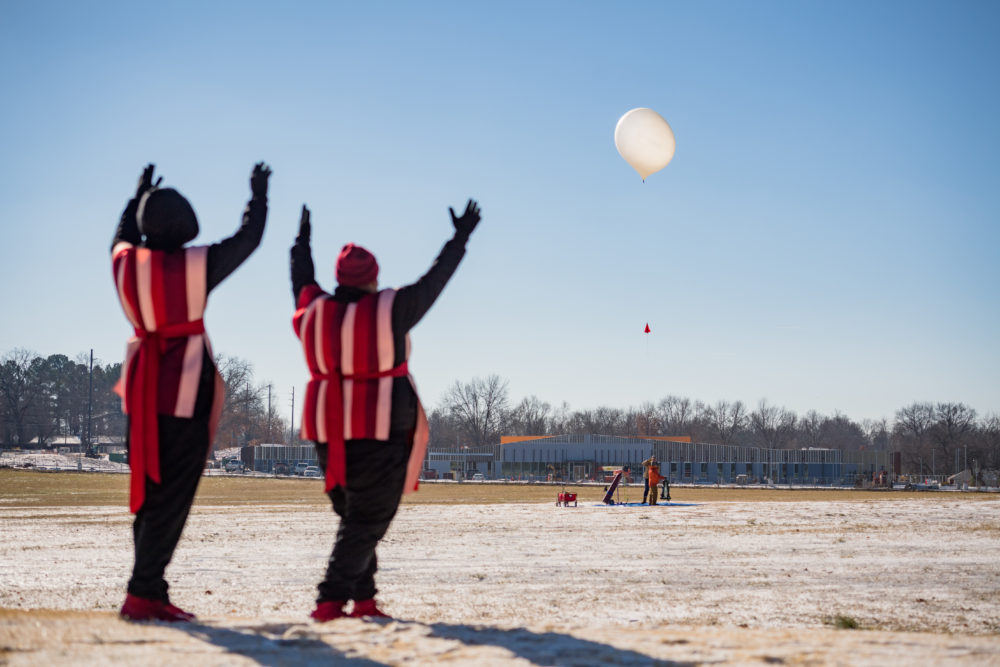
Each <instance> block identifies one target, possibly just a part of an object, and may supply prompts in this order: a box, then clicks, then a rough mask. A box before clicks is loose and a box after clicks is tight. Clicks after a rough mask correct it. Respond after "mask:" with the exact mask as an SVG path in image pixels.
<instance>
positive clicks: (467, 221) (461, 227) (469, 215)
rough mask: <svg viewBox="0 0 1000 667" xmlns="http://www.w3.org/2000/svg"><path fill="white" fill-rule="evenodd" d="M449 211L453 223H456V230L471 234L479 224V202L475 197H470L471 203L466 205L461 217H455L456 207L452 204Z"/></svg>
mask: <svg viewBox="0 0 1000 667" xmlns="http://www.w3.org/2000/svg"><path fill="white" fill-rule="evenodd" d="M448 211H449V212H450V213H451V224H453V225H455V231H458V232H462V233H464V234H471V233H472V230H473V229H475V228H476V225H478V224H479V219H480V216H479V204H477V203H476V200H475V199H470V200H469V203H468V204H466V205H465V213H463V214H462V217H460V218H456V217H455V209H453V208H451V207H450V206H449V207H448Z"/></svg>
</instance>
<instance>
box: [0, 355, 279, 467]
mask: <svg viewBox="0 0 1000 667" xmlns="http://www.w3.org/2000/svg"><path fill="white" fill-rule="evenodd" d="M215 364H216V366H217V367H218V369H219V374H220V375H221V376H222V380H223V382H224V384H225V387H226V400H225V403H224V404H223V409H222V416H221V418H220V421H219V431H218V433H217V434H216V438H215V447H216V448H217V449H224V448H227V447H236V446H243V445H248V444H253V443H257V442H278V443H280V442H290V441H291V439H292V438H293V437H294V436H293V435H292V434H291V433H290V428H289V424H288V422H287V420H285V419H283V418H282V417H281V416H280V415H279V414H278V412H279V411H278V404H279V403H278V401H281V400H286V397H285V396H278V395H277V394H275V393H274V392H273V391H272V386H271V385H270V383H269V382H259V381H258V380H257V379H256V378H255V376H254V370H253V365H252V364H250V363H249V362H247V361H245V360H243V359H240V358H238V357H227V356H225V355H219V356H217V357H216V358H215ZM121 369H122V364H121V362H116V363H111V364H102V363H101V362H100V361H99V360H95V361H94V364H93V373H91V366H90V358H89V355H87V354H80V355H78V356H77V357H76V358H75V359H72V360H71V359H69V358H68V357H67V356H66V355H63V354H53V355H50V356H48V357H42V356H39V355H37V354H35V353H33V352H30V351H28V350H24V349H16V350H13V351H11V352H8V353H7V354H5V355H4V356H3V357H0V446H3V447H21V448H45V447H52V446H55V445H58V444H59V443H60V442H61V440H60V439H61V438H63V439H65V438H79V442H81V443H82V444H83V445H84V446H85V447H88V448H91V447H92V446H93V445H95V444H96V443H99V442H101V441H106V440H107V439H110V440H112V441H122V440H123V439H124V437H125V429H126V428H127V421H126V418H125V415H123V414H122V411H121V399H120V398H119V397H118V396H117V395H116V394H115V393H114V391H113V388H114V386H115V383H116V382H118V378H119V377H120V376H121ZM269 399H270V400H269ZM74 441H75V440H74Z"/></svg>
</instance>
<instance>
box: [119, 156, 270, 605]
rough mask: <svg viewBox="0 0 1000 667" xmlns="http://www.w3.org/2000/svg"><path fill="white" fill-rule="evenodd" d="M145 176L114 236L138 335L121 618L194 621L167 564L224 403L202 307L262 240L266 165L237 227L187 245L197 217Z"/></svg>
mask: <svg viewBox="0 0 1000 667" xmlns="http://www.w3.org/2000/svg"><path fill="white" fill-rule="evenodd" d="M153 170H154V166H153V165H149V166H147V167H146V168H145V169H144V170H143V172H142V176H140V178H139V186H138V188H137V189H136V193H135V196H134V197H133V198H132V199H131V200H130V201H129V202H128V205H127V206H126V207H125V212H124V213H122V217H121V221H120V222H119V224H118V229H117V230H116V231H115V236H114V239H113V240H112V242H111V263H112V270H113V277H114V281H115V287H116V288H117V291H118V298H119V301H120V302H121V305H122V309H123V310H124V311H125V317H126V318H127V319H128V321H129V324H130V325H131V326H132V327H134V329H135V335H134V336H133V337H132V338H131V339H130V340H129V341H128V347H127V349H126V354H125V363H124V364H123V365H122V377H121V380H120V381H119V383H118V386H117V387H116V389H115V390H116V391H117V392H118V393H119V394H120V395H121V397H122V409H123V410H124V411H125V413H126V414H127V415H128V418H129V419H128V421H129V427H128V452H129V466H130V468H131V470H132V475H131V483H130V488H129V496H130V497H129V508H130V509H131V511H132V512H133V513H135V520H134V522H133V524H132V533H133V539H134V542H135V562H134V565H133V568H132V576H131V578H130V579H129V582H128V589H127V594H126V596H125V602H124V604H123V605H122V608H121V612H120V613H121V616H122V617H124V618H126V619H130V620H138V621H147V620H159V621H190V620H192V619H194V615H193V614H190V613H188V612H186V611H183V610H182V609H180V608H178V607H176V606H174V605H173V604H171V602H170V598H169V596H168V595H167V589H168V585H167V582H166V580H165V579H164V578H163V574H164V570H165V569H166V567H167V564H168V563H169V562H170V559H171V557H172V556H173V553H174V549H175V548H176V546H177V542H178V540H179V539H180V536H181V531H182V530H183V528H184V524H185V522H186V521H187V516H188V512H189V511H190V509H191V503H192V501H193V500H194V494H195V490H196V489H197V487H198V480H199V479H200V478H201V473H202V470H203V469H204V465H205V458H206V457H207V455H208V451H209V446H210V445H211V443H212V438H213V436H214V432H215V426H216V425H217V423H218V416H219V413H220V411H221V409H222V401H223V393H224V392H223V386H222V380H221V378H220V377H219V373H218V371H217V370H216V368H215V362H214V360H213V356H212V348H211V345H210V343H209V341H208V336H207V335H206V334H205V325H204V322H203V320H202V316H203V314H204V312H205V306H206V302H207V299H208V294H209V292H211V291H212V290H213V289H214V288H215V287H216V286H218V285H219V283H221V282H222V281H223V280H225V279H226V278H227V277H228V276H229V275H230V274H231V273H232V272H233V271H235V270H236V268H237V267H239V266H240V264H242V263H243V262H244V260H246V259H247V257H249V256H250V254H251V253H252V252H253V251H254V249H256V248H257V246H258V245H259V244H260V240H261V237H262V236H263V234H264V222H265V219H266V217H267V185H268V178H269V177H270V175H271V170H270V169H269V168H268V167H267V166H266V165H265V164H264V163H263V162H261V163H259V164H257V165H256V166H254V168H253V172H252V174H251V176H250V190H251V195H252V198H251V199H250V202H249V203H248V204H247V206H246V209H245V210H244V212H243V224H242V225H241V226H240V228H239V230H238V231H237V232H236V233H235V234H233V235H232V236H231V237H229V238H227V239H225V240H223V241H221V242H219V243H214V244H212V245H207V246H186V244H187V243H189V242H190V241H193V240H194V238H195V237H196V236H197V235H198V219H197V217H196V216H195V213H194V209H192V208H191V204H190V203H189V202H188V201H187V199H185V198H184V197H183V196H182V195H181V194H180V193H179V192H177V191H176V190H174V189H171V188H160V187H159V184H160V182H161V181H162V180H163V179H162V177H161V178H160V179H158V180H157V181H156V182H155V183H154V182H153Z"/></svg>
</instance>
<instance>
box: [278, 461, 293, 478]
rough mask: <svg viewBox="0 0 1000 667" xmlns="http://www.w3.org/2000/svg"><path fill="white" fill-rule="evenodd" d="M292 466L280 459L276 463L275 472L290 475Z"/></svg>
mask: <svg viewBox="0 0 1000 667" xmlns="http://www.w3.org/2000/svg"><path fill="white" fill-rule="evenodd" d="M291 471H292V469H291V467H289V465H288V464H287V463H285V462H284V461H278V462H277V463H275V464H274V474H275V475H288V474H291Z"/></svg>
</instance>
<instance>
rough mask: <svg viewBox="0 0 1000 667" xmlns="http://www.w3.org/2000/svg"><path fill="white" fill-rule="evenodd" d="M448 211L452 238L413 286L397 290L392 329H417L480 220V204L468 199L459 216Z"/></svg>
mask: <svg viewBox="0 0 1000 667" xmlns="http://www.w3.org/2000/svg"><path fill="white" fill-rule="evenodd" d="M448 211H449V212H450V213H451V223H452V225H454V227H455V235H454V236H452V237H451V240H450V241H448V242H447V243H445V244H444V247H443V248H442V249H441V252H440V253H439V254H438V256H437V259H435V260H434V263H433V264H431V268H430V269H429V270H428V271H427V273H425V274H424V275H423V276H421V278H420V279H419V280H418V281H417V282H415V283H413V284H412V285H407V286H406V287H403V288H400V290H399V293H398V294H397V295H396V299H395V301H394V303H393V307H392V324H393V329H395V330H403V331H409V330H410V329H412V328H413V327H414V326H416V324H417V322H419V321H420V318H422V317H423V316H424V313H426V312H427V311H428V310H430V307H431V306H432V305H434V301H436V300H437V298H438V295H440V294H441V291H442V290H443V289H444V286H445V285H447V284H448V280H449V279H451V276H452V274H454V273H455V269H457V268H458V263H459V262H461V261H462V257H464V256H465V244H466V243H467V242H468V240H469V235H471V234H472V231H473V230H474V229H475V228H476V225H478V224H479V220H480V218H481V216H480V211H479V204H477V203H476V202H475V201H474V200H472V199H470V200H469V202H468V203H467V204H466V205H465V212H464V213H463V214H462V215H461V217H458V216H456V215H455V211H454V209H452V208H449V209H448Z"/></svg>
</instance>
